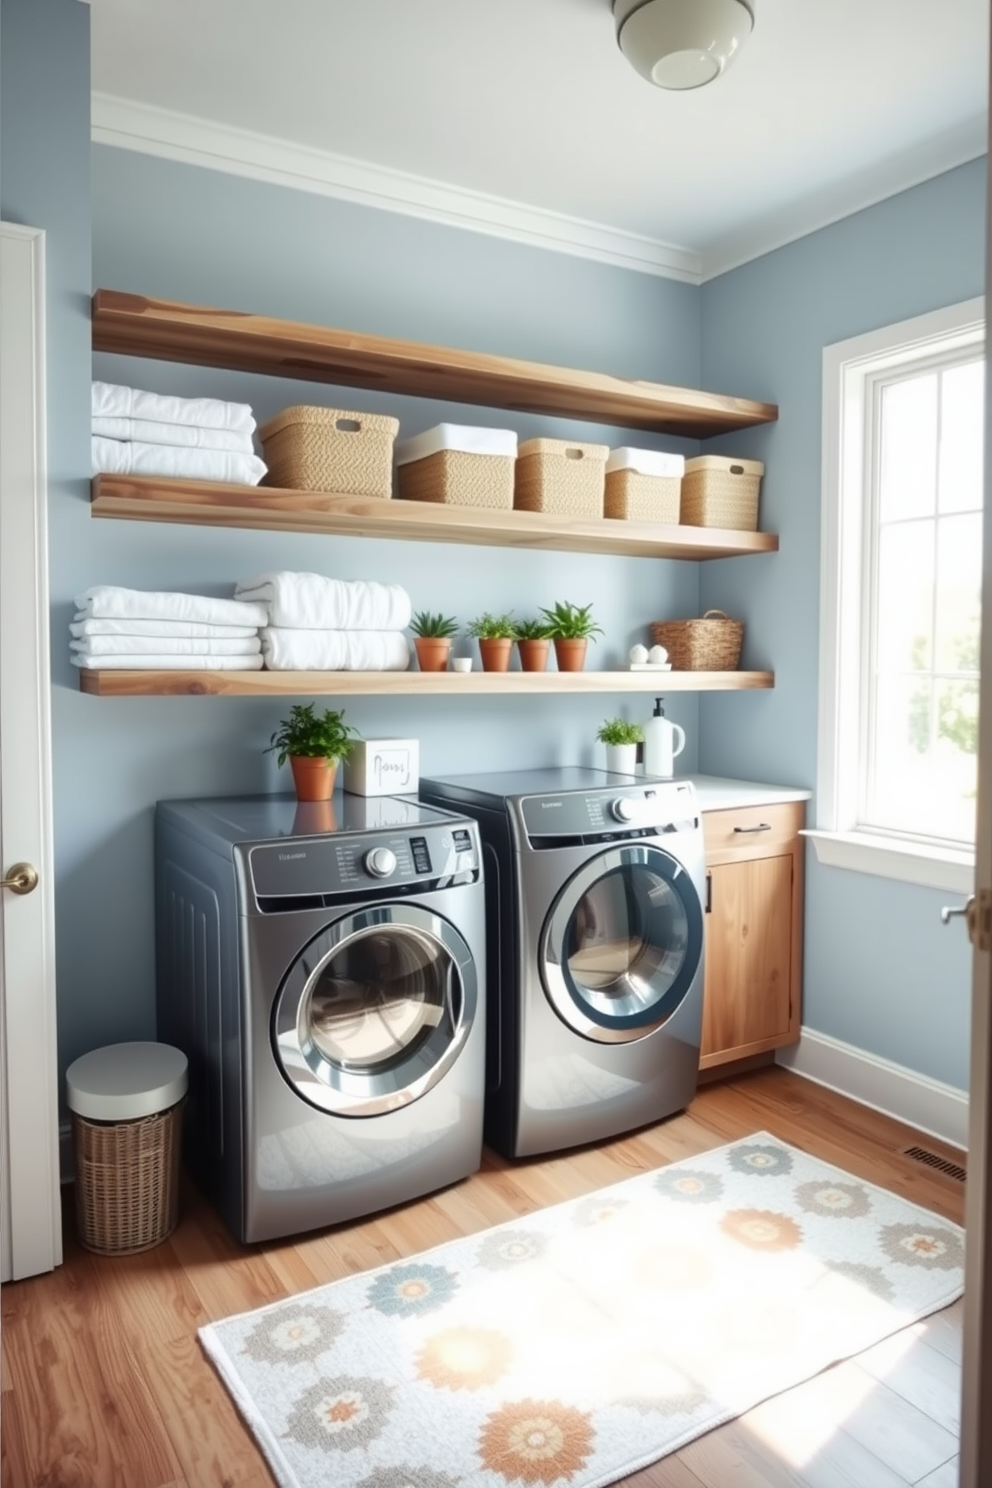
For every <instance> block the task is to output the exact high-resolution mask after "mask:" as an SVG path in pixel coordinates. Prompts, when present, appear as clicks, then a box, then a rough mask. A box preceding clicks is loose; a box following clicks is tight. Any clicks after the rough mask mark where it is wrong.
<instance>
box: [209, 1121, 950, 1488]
mask: <svg viewBox="0 0 992 1488" xmlns="http://www.w3.org/2000/svg"><path fill="white" fill-rule="evenodd" d="M963 1260H964V1255H963V1232H962V1231H961V1230H960V1229H959V1228H958V1227H957V1226H956V1225H952V1224H950V1223H948V1222H947V1221H945V1220H942V1219H939V1218H938V1217H937V1216H936V1215H934V1214H931V1213H929V1212H927V1211H926V1210H924V1209H920V1208H917V1207H916V1206H915V1205H913V1204H910V1203H907V1202H906V1201H905V1200H903V1199H900V1198H897V1197H896V1196H895V1195H893V1194H890V1193H886V1192H885V1191H884V1190H882V1189H879V1188H875V1187H873V1186H872V1185H870V1184H867V1183H862V1182H860V1181H859V1180H857V1179H855V1178H852V1177H851V1176H850V1175H849V1174H846V1173H843V1172H841V1171H840V1170H839V1169H837V1168H832V1167H830V1166H828V1165H827V1164H825V1163H822V1162H818V1161H816V1160H815V1159H813V1158H810V1157H807V1156H806V1155H805V1154H804V1153H801V1152H798V1151H796V1150H795V1149H794V1148H791V1147H787V1146H785V1145H784V1144H783V1143H781V1142H778V1141H776V1140H775V1139H774V1138H772V1137H770V1136H768V1135H767V1134H766V1133H764V1132H759V1133H758V1134H757V1135H755V1136H753V1137H749V1138H747V1139H745V1140H743V1141H739V1142H734V1143H732V1144H730V1145H729V1146H726V1147H720V1148H717V1149H716V1150H715V1151H712V1152H707V1153H705V1154H703V1155H702V1156H700V1157H694V1158H690V1159H686V1160H685V1161H682V1162H678V1163H673V1164H671V1165H670V1166H669V1167H665V1168H661V1169H659V1170H658V1171H656V1172H653V1173H645V1174H641V1175H639V1176H638V1177H636V1178H631V1179H628V1180H627V1181H625V1182H623V1183H619V1184H616V1185H615V1186H613V1187H612V1188H608V1189H603V1190H601V1191H600V1192H599V1193H596V1194H593V1195H592V1196H591V1197H589V1198H585V1199H578V1200H574V1201H571V1202H569V1203H566V1204H559V1205H556V1206H555V1207H553V1208H550V1209H544V1210H541V1211H540V1212H539V1213H537V1214H534V1215H531V1216H530V1217H528V1218H527V1219H522V1220H515V1221H513V1222H511V1223H510V1224H507V1225H501V1226H498V1227H497V1228H495V1229H492V1230H485V1231H483V1232H482V1233H480V1234H478V1235H473V1236H471V1237H470V1238H468V1239H462V1240H457V1241H452V1242H451V1243H449V1244H447V1245H442V1246H439V1247H437V1248H436V1249H434V1250H430V1251H427V1252H425V1253H424V1254H423V1255H420V1256H417V1257H415V1258H414V1259H412V1260H408V1261H400V1262H396V1263H395V1264H393V1265H389V1266H385V1267H382V1268H381V1269H379V1270H377V1271H370V1272H365V1273H363V1274H361V1275H357V1276H351V1277H348V1278H346V1279H345V1280H343V1281H337V1282H332V1283H330V1284H329V1285H327V1286H322V1287H319V1288H317V1289H316V1290H314V1291H311V1292H307V1293H304V1294H302V1295H300V1296H297V1297H293V1298H290V1299H288V1300H286V1301H283V1302H276V1303H274V1304H271V1305H270V1306H268V1307H264V1308H261V1309H259V1310H258V1311H256V1312H250V1313H244V1314H242V1315H241V1316H239V1317H233V1318H228V1319H227V1320H226V1321H224V1322H221V1323H215V1324H212V1325H210V1326H209V1327H206V1328H203V1329H202V1330H201V1333H200V1337H201V1340H202V1342H203V1346H204V1348H205V1349H206V1350H207V1353H208V1354H209V1355H210V1357H211V1359H212V1360H213V1362H214V1364H215V1366H216V1368H217V1369H218V1370H219V1372H220V1374H221V1376H222V1378H223V1380H224V1382H225V1384H226V1385H227V1387H228V1389H229V1390H230V1392H231V1394H232V1395H233V1397H234V1399H235V1401H236V1403H237V1405H238V1407H239V1409H240V1410H241V1412H242V1414H243V1415H244V1417H245V1419H246V1420H247V1422H248V1423H249V1425H250V1426H251V1429H252V1430H253V1431H254V1433H255V1435H256V1437H257V1439H258V1442H259V1444H260V1446H261V1448H262V1450H263V1451H264V1453H265V1455H266V1457H267V1458H268V1461H269V1463H270V1465H271V1467H272V1470H273V1472H274V1474H275V1477H276V1479H277V1480H278V1482H279V1483H280V1484H281V1485H282V1488H317V1485H320V1488H325V1485H328V1484H333V1485H334V1488H461V1485H464V1488H504V1485H507V1484H522V1485H531V1484H544V1485H550V1484H555V1485H561V1488H564V1485H570V1488H595V1485H599V1484H606V1483H613V1482H616V1481H617V1479H618V1478H621V1477H624V1476H625V1475H626V1474H628V1473H631V1472H635V1471H636V1470H637V1469H638V1468H641V1467H644V1466H646V1465H647V1464H648V1463H651V1462H654V1461H656V1460H657V1459H658V1458H659V1457H663V1456H665V1455H666V1453H669V1452H673V1451H676V1450H678V1448H679V1447H682V1446H685V1444H686V1443H687V1442H689V1441H691V1440H692V1439H693V1438H694V1437H696V1436H699V1435H700V1434H701V1433H702V1432H704V1431H708V1430H710V1429H711V1428H712V1427H714V1426H717V1425H719V1424H720V1423H721V1422H723V1421H726V1420H729V1419H730V1418H731V1417H733V1416H736V1415H739V1414H740V1413H741V1412H743V1411H745V1410H748V1409H749V1408H750V1407H751V1406H753V1405H756V1404H757V1403H758V1402H759V1401H761V1400H764V1399H766V1398H767V1397H768V1396H770V1395H775V1394H777V1393H778V1392H779V1391H781V1390H785V1389H788V1388H789V1387H790V1386H792V1385H795V1384H798V1383H799V1382H800V1381H802V1380H805V1379H808V1378H810V1376H812V1375H814V1374H816V1373H818V1372H819V1371H820V1370H821V1369H824V1368H825V1367H826V1366H827V1365H829V1364H831V1363H834V1362H835V1361H837V1360H839V1359H843V1358H847V1357H850V1356H851V1355H852V1354H856V1353H858V1352H860V1351H861V1350H862V1349H865V1348H868V1347H869V1346H870V1345H872V1344H874V1343H877V1342H878V1341H879V1340H880V1339H882V1338H884V1337H886V1336H887V1335H888V1334H890V1333H893V1332H895V1331H896V1330H897V1329H899V1328H902V1327H904V1326H906V1325H907V1324H909V1323H911V1322H914V1321H916V1320H917V1319H918V1318H921V1317H924V1316H925V1315H926V1314H927V1313H929V1312H934V1311H936V1310H937V1309H938V1308H940V1307H944V1306H946V1305H947V1304H949V1303H950V1302H953V1301H954V1300H955V1298H957V1297H959V1296H960V1295H961V1292H962V1287H963V1271H962V1267H963Z"/></svg>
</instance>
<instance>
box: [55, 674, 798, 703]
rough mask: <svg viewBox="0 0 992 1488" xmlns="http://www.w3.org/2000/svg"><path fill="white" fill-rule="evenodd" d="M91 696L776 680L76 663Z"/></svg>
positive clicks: (614, 688)
mask: <svg viewBox="0 0 992 1488" xmlns="http://www.w3.org/2000/svg"><path fill="white" fill-rule="evenodd" d="M79 685H80V689H81V690H82V691H83V692H88V693H92V694H93V695H94V696H95V697H177V696H197V697H211V696H223V697H236V696H237V697H281V696H286V695H289V696H293V697H297V696H302V695H304V694H306V693H311V694H314V695H326V696H330V697H370V696H380V697H383V696H389V697H395V696H406V697H410V696H415V695H417V694H423V695H427V694H430V695H437V694H440V695H443V696H460V697H465V696H472V697H484V696H490V695H495V696H506V695H507V694H510V693H525V694H531V695H533V694H535V693H542V694H543V693H580V692H585V693H589V692H599V693H602V692H614V693H616V692H650V693H659V692H664V693H672V692H732V691H746V690H753V689H756V688H767V687H773V686H774V685H775V675H774V673H773V672H591V671H586V672H266V671H262V672H197V671H189V672H181V671H175V672H173V671H168V672H152V671H124V670H117V669H115V668H114V669H110V670H104V671H96V670H92V671H91V670H89V669H87V668H83V667H81V668H80V671H79Z"/></svg>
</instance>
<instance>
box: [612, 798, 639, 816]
mask: <svg viewBox="0 0 992 1488" xmlns="http://www.w3.org/2000/svg"><path fill="white" fill-rule="evenodd" d="M610 809H611V811H612V812H613V815H614V816H615V817H616V819H617V821H622V822H630V821H633V820H634V817H635V816H636V815H637V802H636V801H631V800H630V799H629V798H628V797H627V796H618V797H617V799H616V800H615V801H614V802H613V804H612V806H611V808H610Z"/></svg>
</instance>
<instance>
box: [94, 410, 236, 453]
mask: <svg viewBox="0 0 992 1488" xmlns="http://www.w3.org/2000/svg"><path fill="white" fill-rule="evenodd" d="M90 432H91V433H92V434H94V435H98V436H99V437H100V438H101V439H130V440H134V441H136V442H137V443H138V444H172V445H178V446H181V447H182V448H183V449H213V450H231V451H232V452H233V453H234V454H237V455H253V454H254V453H255V446H254V444H253V443H252V438H251V435H250V434H246V433H244V432H243V431H242V430H240V429H201V428H199V427H198V426H197V425H196V424H163V423H160V422H159V421H158V420H157V419H135V418H95V419H94V420H93V428H92V430H91V431H90Z"/></svg>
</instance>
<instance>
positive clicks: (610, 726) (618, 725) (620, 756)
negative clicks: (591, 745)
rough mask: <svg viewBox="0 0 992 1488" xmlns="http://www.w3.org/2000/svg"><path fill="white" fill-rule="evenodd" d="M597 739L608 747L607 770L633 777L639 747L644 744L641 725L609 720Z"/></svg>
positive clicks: (605, 722)
mask: <svg viewBox="0 0 992 1488" xmlns="http://www.w3.org/2000/svg"><path fill="white" fill-rule="evenodd" d="M596 738H597V739H599V740H600V742H601V743H603V744H605V745H606V768H607V769H608V770H613V771H615V772H616V774H618V775H633V773H634V770H635V768H636V766H637V746H638V744H643V743H644V730H643V729H642V728H641V725H640V724H639V723H628V722H627V721H626V719H623V718H607V719H605V720H604V722H603V723H601V724H600V726H599V732H598V734H597V735H596Z"/></svg>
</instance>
